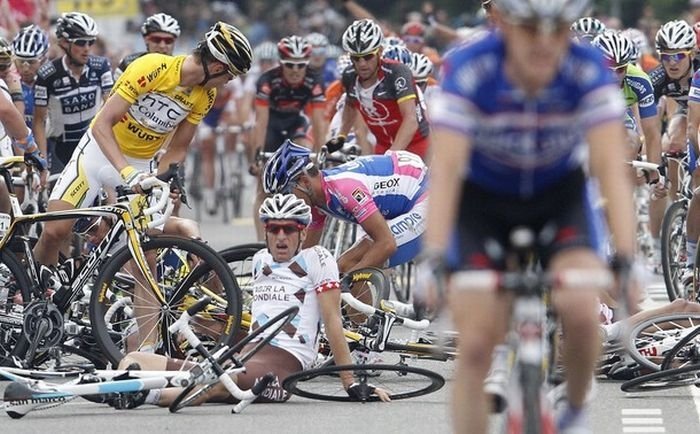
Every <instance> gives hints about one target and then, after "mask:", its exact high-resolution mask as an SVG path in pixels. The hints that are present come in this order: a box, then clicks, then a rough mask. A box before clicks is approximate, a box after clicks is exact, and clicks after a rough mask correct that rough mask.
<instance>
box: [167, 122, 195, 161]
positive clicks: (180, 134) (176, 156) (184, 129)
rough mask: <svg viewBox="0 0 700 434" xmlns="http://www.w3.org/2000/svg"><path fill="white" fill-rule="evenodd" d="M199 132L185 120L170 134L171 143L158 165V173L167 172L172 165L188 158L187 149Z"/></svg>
mask: <svg viewBox="0 0 700 434" xmlns="http://www.w3.org/2000/svg"><path fill="white" fill-rule="evenodd" d="M196 131H197V125H195V124H193V123H192V122H189V121H187V120H184V121H182V122H180V125H178V126H177V128H175V131H173V133H172V134H170V137H171V139H170V142H169V143H168V149H167V151H165V154H163V156H162V157H161V158H160V163H158V172H165V171H166V170H168V167H169V166H170V164H171V163H182V162H183V161H184V160H185V157H186V156H187V148H188V147H189V146H190V143H192V138H194V133H195V132H196Z"/></svg>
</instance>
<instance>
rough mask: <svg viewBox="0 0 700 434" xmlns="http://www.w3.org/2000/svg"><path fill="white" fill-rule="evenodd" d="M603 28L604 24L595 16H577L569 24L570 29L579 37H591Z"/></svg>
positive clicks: (598, 33)
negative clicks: (577, 17)
mask: <svg viewBox="0 0 700 434" xmlns="http://www.w3.org/2000/svg"><path fill="white" fill-rule="evenodd" d="M605 30H606V28H605V24H603V22H602V21H600V20H599V19H598V18H595V17H583V18H579V19H578V20H576V21H574V23H573V24H572V25H571V31H572V32H574V35H575V36H576V37H577V38H579V39H583V38H585V39H589V40H590V39H593V38H595V37H596V36H598V35H600V34H601V33H603V32H604V31H605Z"/></svg>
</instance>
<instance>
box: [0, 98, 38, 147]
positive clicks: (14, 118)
mask: <svg viewBox="0 0 700 434" xmlns="http://www.w3.org/2000/svg"><path fill="white" fill-rule="evenodd" d="M0 120H1V121H2V124H3V125H4V126H5V129H6V130H7V133H8V134H9V135H10V137H12V138H14V139H20V140H22V139H25V138H26V137H27V135H28V134H29V128H27V125H26V124H25V123H24V116H22V113H20V112H19V111H18V110H17V107H15V105H14V104H12V101H10V100H8V99H7V98H3V97H0ZM35 140H36V139H35Z"/></svg>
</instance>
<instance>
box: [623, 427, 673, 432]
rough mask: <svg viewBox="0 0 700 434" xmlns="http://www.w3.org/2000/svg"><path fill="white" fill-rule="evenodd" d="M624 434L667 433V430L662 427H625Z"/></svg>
mask: <svg viewBox="0 0 700 434" xmlns="http://www.w3.org/2000/svg"><path fill="white" fill-rule="evenodd" d="M622 432H623V433H665V432H666V428H664V427H662V426H625V427H622Z"/></svg>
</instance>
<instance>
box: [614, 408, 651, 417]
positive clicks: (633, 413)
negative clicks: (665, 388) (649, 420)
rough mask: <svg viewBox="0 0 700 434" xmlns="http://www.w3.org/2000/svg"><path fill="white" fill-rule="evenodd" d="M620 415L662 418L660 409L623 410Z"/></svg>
mask: <svg viewBox="0 0 700 434" xmlns="http://www.w3.org/2000/svg"><path fill="white" fill-rule="evenodd" d="M620 413H621V414H622V415H623V416H660V415H661V409H660V408H623V409H622V410H621V411H620Z"/></svg>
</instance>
